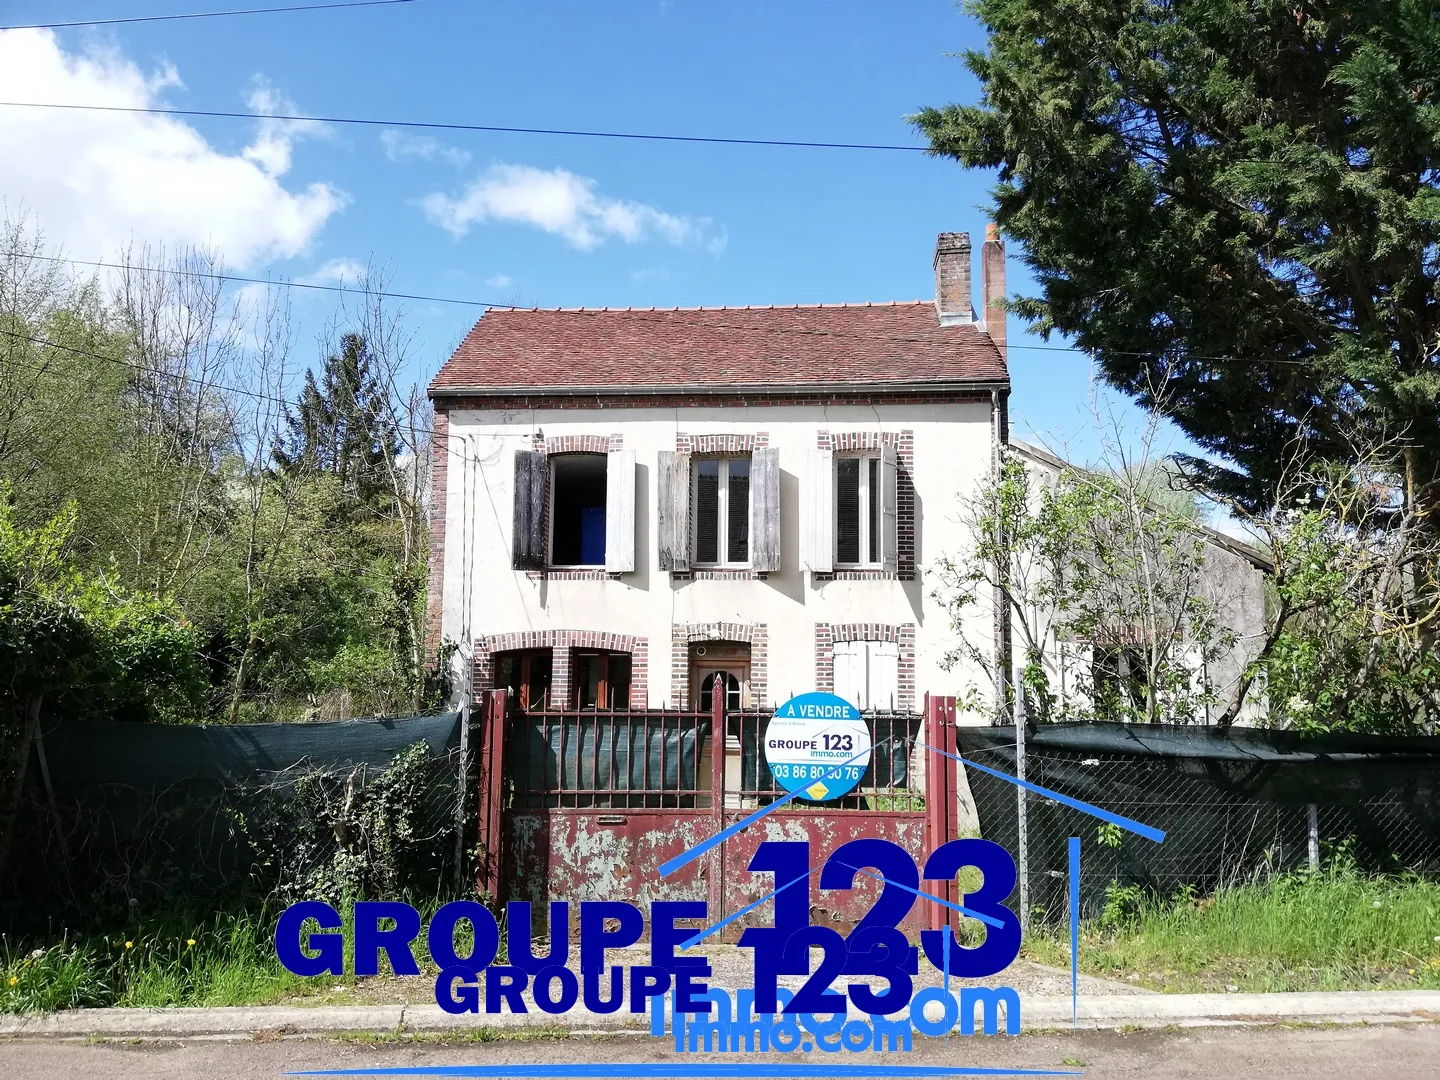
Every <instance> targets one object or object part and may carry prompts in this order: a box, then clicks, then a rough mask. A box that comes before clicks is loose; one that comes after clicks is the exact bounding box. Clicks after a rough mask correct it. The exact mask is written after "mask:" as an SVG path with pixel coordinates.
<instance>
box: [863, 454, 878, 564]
mask: <svg viewBox="0 0 1440 1080" xmlns="http://www.w3.org/2000/svg"><path fill="white" fill-rule="evenodd" d="M865 464H866V465H867V466H869V469H870V476H869V481H870V498H869V500H868V501H869V504H870V505H869V507H868V510H867V514H866V521H867V524H868V525H869V532H867V533H866V535H867V536H868V537H869V538H870V561H871V562H872V563H878V562H879V561H880V459H879V458H870V459H868V460H867V461H866V462H865Z"/></svg>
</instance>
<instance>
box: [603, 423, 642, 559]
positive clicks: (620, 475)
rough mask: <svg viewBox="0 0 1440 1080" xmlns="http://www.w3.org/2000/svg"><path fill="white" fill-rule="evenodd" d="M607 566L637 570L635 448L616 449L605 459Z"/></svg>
mask: <svg viewBox="0 0 1440 1080" xmlns="http://www.w3.org/2000/svg"><path fill="white" fill-rule="evenodd" d="M605 569H606V570H608V571H609V572H610V573H612V574H629V573H631V572H633V571H634V569H635V451H634V450H612V451H610V453H609V454H608V455H607V456H606V461H605Z"/></svg>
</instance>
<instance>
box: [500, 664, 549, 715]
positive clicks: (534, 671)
mask: <svg viewBox="0 0 1440 1080" xmlns="http://www.w3.org/2000/svg"><path fill="white" fill-rule="evenodd" d="M550 672H551V658H550V650H549V649H527V650H524V651H520V652H502V653H496V654H495V686H496V688H497V689H500V690H505V691H507V693H508V694H509V697H510V701H511V702H512V703H514V704H516V705H518V706H519V707H520V708H521V709H524V710H526V711H539V710H542V709H544V708H545V707H546V706H547V705H548V704H549V700H550Z"/></svg>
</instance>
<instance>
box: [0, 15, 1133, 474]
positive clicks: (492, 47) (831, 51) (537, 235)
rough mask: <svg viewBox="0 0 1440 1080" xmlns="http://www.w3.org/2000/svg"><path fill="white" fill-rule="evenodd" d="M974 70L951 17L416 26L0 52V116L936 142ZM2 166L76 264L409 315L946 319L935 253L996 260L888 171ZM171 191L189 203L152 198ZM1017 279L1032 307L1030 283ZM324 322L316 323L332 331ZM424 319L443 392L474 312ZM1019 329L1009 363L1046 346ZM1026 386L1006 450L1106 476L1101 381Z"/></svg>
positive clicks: (317, 153)
mask: <svg viewBox="0 0 1440 1080" xmlns="http://www.w3.org/2000/svg"><path fill="white" fill-rule="evenodd" d="M266 2H272V3H283V2H284V0H244V2H227V0H124V2H123V3H121V2H116V0H104V2H101V0H11V2H5V0H0V23H5V24H17V23H25V22H32V21H33V22H43V21H47V20H48V21H60V20H68V19H84V18H106V17H116V16H122V15H152V14H168V13H174V12H182V11H196V10H217V9H224V8H227V7H248V6H263V4H264V3H266ZM22 35H24V36H22ZM7 38H8V39H9V41H8V44H7V40H6V39H7ZM982 44H983V34H982V32H981V30H980V28H979V27H978V26H977V25H976V24H975V23H974V22H973V21H972V20H970V19H969V18H968V17H967V16H965V15H964V14H963V13H962V12H960V11H959V9H958V8H956V7H954V6H952V5H951V4H950V3H948V2H946V0H906V2H904V3H880V2H876V0H871V2H868V3H861V2H854V0H850V2H846V0H841V2H834V0H832V2H827V3H819V2H801V0H786V2H784V3H773V2H771V3H760V2H751V0H734V2H729V3H724V4H716V3H708V4H702V3H698V2H692V0H645V2H637V3H624V2H619V0H616V2H611V3H604V4H601V3H595V2H593V0H591V2H589V3H579V2H569V3H562V2H554V0H543V2H538V0H532V2H528V3H519V2H486V3H483V4H482V3H471V2H465V0H417V2H415V3H408V4H399V5H395V6H390V7H373V8H361V9H353V10H342V11H315V12H298V13H290V14H275V15H263V16H245V17H236V18H226V19H203V20H193V21H184V22H169V23H148V24H136V25H128V26H118V27H105V28H95V29H68V30H62V31H57V32H55V33H54V35H53V36H52V35H49V34H48V32H44V33H42V32H21V31H12V32H9V33H0V100H45V99H47V98H48V99H50V100H57V99H64V100H70V101H76V102H87V103H89V102H94V103H110V104H116V103H118V104H135V103H144V104H158V105H167V106H172V107H179V108H198V109H231V110H233V109H247V108H254V107H257V106H258V107H259V108H260V109H261V110H262V111H263V110H266V109H268V110H270V111H277V112H290V111H299V112H303V113H305V114H307V115H313V116H357V117H369V118H379V119H396V120H435V121H442V122H459V123H481V124H484V123H494V124H501V125H516V126H537V127H563V128H582V129H603V130H625V131H641V132H658V133H680V134H701V135H717V136H740V137H750V138H777V139H805V140H822V141H843V142H879V143H898V144H918V142H919V140H918V138H917V136H916V134H915V132H914V131H913V130H912V129H911V128H910V127H909V125H907V124H906V122H905V120H904V117H905V115H906V114H907V113H909V112H912V111H914V110H915V109H917V108H918V107H920V106H922V105H928V104H943V103H947V102H950V101H971V100H974V99H975V97H976V95H977V86H976V84H975V82H974V80H973V79H972V78H971V77H970V75H969V73H968V72H967V71H966V69H965V68H964V65H963V63H962V62H961V61H960V60H958V59H957V58H955V57H954V55H953V54H954V53H956V52H958V51H960V50H962V49H965V48H967V47H979V46H981V45H982ZM7 49H8V52H7ZM7 57H8V60H7ZM7 66H8V68H9V70H10V71H11V74H10V76H9V77H8V78H7V77H6V75H5V74H4V70H5V68H6V67H7ZM19 114H26V115H19ZM0 142H4V143H6V144H8V146H9V148H10V149H9V150H7V154H6V156H7V157H10V158H11V164H10V165H8V166H7V165H5V164H3V163H0V196H3V197H4V199H5V201H6V204H7V205H8V206H9V207H10V208H11V210H12V212H13V210H14V208H15V207H16V206H17V205H23V206H25V207H27V208H28V209H30V210H32V211H33V212H34V213H35V214H37V215H38V216H39V218H40V220H41V223H42V224H43V225H44V226H45V227H46V229H47V231H49V233H50V234H51V237H52V239H55V240H56V241H57V242H63V244H64V245H65V249H66V251H67V253H68V254H70V255H72V256H74V257H76V258H81V259H104V258H109V257H111V256H113V255H114V253H115V249H116V247H117V246H118V245H119V244H120V243H123V242H124V240H125V239H126V238H129V237H133V238H134V239H135V240H136V241H137V242H142V241H146V240H149V241H154V242H160V241H164V242H166V243H169V244H171V245H175V244H180V243H185V242H195V241H209V242H211V243H213V244H215V245H217V246H219V247H220V248H221V249H222V252H223V254H224V255H225V256H226V257H227V258H228V260H229V261H230V263H231V264H232V265H237V266H240V267H243V269H244V271H245V272H247V273H252V274H258V275H262V276H263V275H276V276H282V277H289V278H296V279H308V280H336V279H337V278H338V277H339V276H340V275H341V274H343V273H344V272H345V271H346V268H347V267H353V266H354V265H355V264H359V263H364V262H365V261H367V260H370V259H374V260H375V261H376V262H378V263H382V264H385V265H386V266H387V267H388V270H389V272H390V274H391V287H392V288H394V289H396V290H400V291H405V292H411V293H426V294H434V295H440V296H453V297H461V298H466V299H477V300H489V301H497V302H511V303H525V304H532V303H533V304H539V305H542V306H581V305H584V306H602V305H611V306H615V305H619V306H625V305H635V306H646V307H648V306H651V305H655V306H672V305H677V304H678V305H685V306H690V305H701V304H704V305H718V304H769V303H792V302H801V303H813V302H822V301H823V302H838V301H865V300H891V299H914V298H918V297H928V296H930V295H931V294H932V292H933V282H932V276H931V266H930V257H931V252H932V249H933V244H934V238H935V234H936V233H937V232H940V231H946V230H968V231H969V232H970V233H971V234H972V236H973V237H974V238H975V242H976V245H977V247H978V244H979V241H980V239H981V238H982V236H983V232H984V226H985V221H986V217H985V213H984V210H983V205H984V203H985V201H986V190H987V187H988V185H989V183H990V182H991V177H990V176H988V175H985V174H982V173H975V172H967V171H965V170H963V169H961V168H959V167H958V166H957V165H955V164H954V163H953V162H947V161H942V160H936V159H931V158H929V157H927V156H925V155H923V154H919V153H901V152H894V151H890V152H880V151H847V150H822V149H782V148H761V147H735V146H709V145H676V144H663V143H640V142H632V141H620V140H603V139H585V138H557V137H550V136H540V135H505V134H482V133H462V132H454V133H443V132H429V133H424V132H418V131H401V130H398V129H391V130H388V131H387V130H386V129H383V128H359V127H349V126H345V127H341V126H325V127H320V126H317V127H315V128H311V129H305V130H301V131H298V132H297V131H296V129H295V128H294V126H292V125H275V126H273V127H266V126H264V125H261V124H258V123H257V122H255V121H248V120H201V119H197V120H169V119H166V120H157V119H153V118H145V119H141V118H134V117H125V116H116V115H114V114H110V115H105V114H58V113H53V112H51V113H44V112H41V111H39V110H16V109H0ZM102 151H103V152H102ZM17 154H18V155H21V156H23V158H24V161H23V163H20V159H19V158H16V157H14V156H13V155H17ZM77 158H78V161H77ZM177 160H178V161H181V163H182V165H183V168H181V167H179V166H174V167H172V164H171V162H172V161H177ZM86 161H90V163H91V167H92V168H95V169H98V170H100V171H98V172H96V173H95V175H94V176H93V177H92V178H91V179H90V180H89V181H88V184H87V182H82V181H81V180H77V179H76V177H77V176H79V175H80V174H81V172H82V166H83V164H84V162H86ZM95 161H99V162H102V164H100V165H95V164H94V162H95ZM117 163H118V164H117ZM107 170H109V172H107ZM151 170H155V171H153V172H152V171H151ZM111 173H113V174H114V175H119V176H123V177H126V178H128V183H129V185H130V186H128V187H127V186H126V182H125V181H121V182H112V181H111V180H110V179H109V176H110V175H111ZM159 176H163V177H165V178H167V183H168V182H169V180H168V178H171V177H180V178H181V179H180V180H177V181H176V183H177V184H178V185H179V186H180V189H179V190H175V191H164V192H157V188H160V187H164V186H165V185H164V184H157V182H156V180H155V179H154V177H159ZM147 178H149V179H147ZM1018 255H1019V253H1018V252H1017V251H1015V250H1013V249H1012V251H1011V260H1010V267H1009V273H1010V290H1011V292H1012V293H1015V292H1025V291H1026V290H1028V289H1029V288H1030V284H1031V283H1030V281H1029V278H1028V276H1027V274H1026V272H1025V268H1024V266H1023V263H1022V262H1021V260H1020V258H1019V257H1018ZM977 271H978V260H977ZM330 307H331V303H330V301H329V300H327V299H318V300H317V299H301V300H300V302H299V309H298V310H299V311H300V313H301V314H302V316H304V317H305V319H306V320H307V323H306V325H307V327H313V328H314V329H317V330H318V328H319V324H320V322H321V321H322V320H323V317H324V315H325V314H326V313H327V312H328V310H329V309H330ZM407 310H408V311H409V312H410V315H411V324H412V327H413V329H414V331H415V334H416V349H415V354H416V362H417V367H418V368H419V369H422V370H418V371H417V374H418V375H422V376H425V377H428V375H429V374H430V373H432V372H433V371H434V370H435V369H436V368H437V367H438V365H439V364H440V363H441V362H442V361H443V360H444V358H445V356H446V355H448V352H449V350H450V349H451V348H452V347H453V346H454V344H455V343H456V342H457V341H458V340H459V338H460V337H461V335H463V333H464V332H465V330H466V329H468V327H469V325H470V323H471V322H472V320H473V318H474V312H473V311H470V310H467V309H464V308H455V307H443V306H439V305H431V304H424V303H411V304H409V305H408V307H407ZM1013 324H1014V320H1013V319H1012V331H1011V341H1012V344H1013V345H1016V346H1023V345H1026V344H1039V342H1038V340H1037V339H1033V338H1029V337H1026V336H1024V335H1022V334H1021V333H1020V332H1019V328H1018V327H1015V326H1014V325H1013ZM1052 344H1058V342H1054V343H1052ZM1010 366H1011V371H1012V377H1013V380H1014V387H1015V389H1014V394H1013V397H1012V415H1013V417H1014V426H1015V431H1016V433H1017V434H1018V435H1020V436H1021V437H1028V435H1027V433H1029V432H1032V431H1036V432H1040V433H1043V434H1044V435H1045V436H1046V438H1047V441H1050V442H1052V444H1053V443H1055V442H1056V441H1059V440H1064V439H1066V438H1069V439H1072V440H1074V441H1073V443H1072V444H1071V451H1072V453H1073V454H1074V455H1075V456H1076V457H1079V458H1082V459H1083V458H1087V457H1091V456H1093V455H1094V453H1095V438H1094V435H1093V432H1091V431H1090V424H1089V421H1088V419H1087V416H1086V409H1087V407H1088V402H1089V400H1090V397H1089V392H1090V388H1089V365H1088V362H1087V361H1086V360H1085V358H1083V357H1081V356H1078V355H1075V354H1069V353H1057V352H1045V351H1031V350H1027V349H1024V348H1012V350H1011V354H1010ZM1122 415H1123V416H1124V417H1125V418H1126V422H1127V423H1129V424H1131V425H1134V424H1135V423H1137V422H1138V421H1137V419H1136V417H1135V415H1134V412H1133V410H1130V409H1128V408H1122Z"/></svg>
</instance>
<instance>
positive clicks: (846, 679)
mask: <svg viewBox="0 0 1440 1080" xmlns="http://www.w3.org/2000/svg"><path fill="white" fill-rule="evenodd" d="M834 649H835V652H834V657H835V660H834V671H835V694H836V696H837V697H841V698H844V699H845V700H846V701H848V702H850V704H851V705H854V706H855V707H856V708H857V709H868V708H869V707H870V694H869V689H868V687H867V686H866V677H865V676H866V671H865V642H863V641H837V642H835V646H834Z"/></svg>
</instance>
